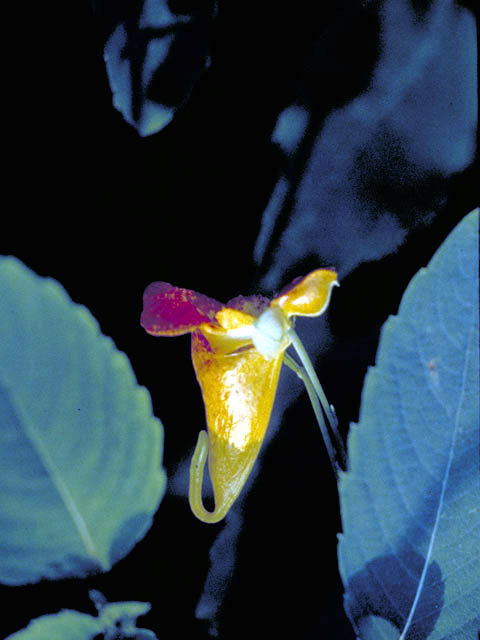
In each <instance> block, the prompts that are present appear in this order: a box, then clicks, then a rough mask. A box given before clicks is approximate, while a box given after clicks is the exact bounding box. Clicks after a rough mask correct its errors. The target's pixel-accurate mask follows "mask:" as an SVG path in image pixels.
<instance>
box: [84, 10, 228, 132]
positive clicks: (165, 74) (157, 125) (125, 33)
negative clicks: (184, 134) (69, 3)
mask: <svg viewBox="0 0 480 640" xmlns="http://www.w3.org/2000/svg"><path fill="white" fill-rule="evenodd" d="M94 4H95V9H96V13H97V16H98V18H99V19H100V20H101V22H102V26H103V29H104V31H105V33H106V34H107V36H108V37H107V41H106V44H105V52H104V58H105V64H106V68H107V75H108V80H109V83H110V88H111V90H112V99H113V106H114V107H115V108H116V109H118V111H120V113H121V114H122V115H123V117H124V118H125V120H126V121H127V122H129V123H130V124H131V125H132V126H134V127H135V129H136V130H137V131H138V133H139V134H140V135H141V136H149V135H152V134H154V133H157V132H158V131H160V130H161V129H163V128H164V127H166V126H167V125H168V124H169V123H170V122H171V120H172V118H173V116H174V114H175V112H176V110H177V109H178V108H180V107H181V106H182V105H183V104H184V103H185V102H186V101H187V100H188V98H189V96H190V93H191V91H192V89H193V87H194V85H195V84H196V82H197V81H198V79H199V78H200V77H201V76H202V74H203V73H204V71H205V70H206V69H207V68H208V67H209V66H210V56H209V48H210V46H209V39H210V34H209V30H210V28H211V24H210V23H211V20H212V19H213V17H214V15H215V13H216V3H215V2H212V1H209V2H206V1H204V2H202V3H198V4H197V6H193V5H192V6H190V7H188V9H189V11H188V12H186V11H182V7H180V10H179V11H178V12H177V11H175V10H174V8H173V5H172V3H171V2H167V0H143V1H142V2H135V3H132V2H127V3H118V2H116V3H113V5H112V4H111V3H106V2H105V0H95V3H94ZM185 8H186V7H183V9H185Z"/></svg>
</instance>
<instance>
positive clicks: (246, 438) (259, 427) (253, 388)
mask: <svg viewBox="0 0 480 640" xmlns="http://www.w3.org/2000/svg"><path fill="white" fill-rule="evenodd" d="M337 284H338V282H337V274H336V273H335V271H334V270H333V269H317V270H316V271H312V272H311V273H309V274H308V275H307V276H305V277H302V278H297V279H295V280H294V281H293V282H292V283H290V284H289V285H288V286H287V287H286V288H285V289H284V290H283V291H282V292H281V293H280V294H279V295H277V296H276V297H275V298H273V300H271V301H270V300H268V299H267V298H264V297H263V296H249V297H243V296H238V297H237V298H234V299H233V300H230V301H229V302H228V303H227V304H226V305H223V304H221V303H220V302H217V301H216V300H213V299H212V298H208V297H207V296H204V295H202V294H199V293H196V292H194V291H190V290H189V289H181V288H179V287H173V286H172V285H171V284H168V283H166V282H154V283H152V284H151V285H150V286H149V287H147V289H146V291H145V294H144V299H143V300H144V308H143V312H142V318H141V324H142V326H143V328H144V329H145V330H146V331H147V332H148V333H150V334H152V335H155V336H175V335H181V334H183V333H188V332H190V333H191V334H192V360H193V366H194V369H195V373H196V376H197V379H198V382H199V384H200V387H201V390H202V395H203V400H204V404H205V411H206V418H207V425H208V434H207V432H206V431H201V432H200V434H199V437H198V442H197V446H196V448H195V453H194V455H193V458H192V463H191V467H190V492H189V499H190V506H191V508H192V511H193V513H194V514H195V515H196V516H197V518H199V519H200V520H203V521H204V522H218V521H219V520H221V519H222V518H223V517H224V516H225V515H226V513H227V512H228V510H229V509H230V507H231V506H232V504H233V502H234V501H235V500H236V498H237V497H238V495H239V494H240V491H241V490H242V487H243V485H244V484H245V482H246V480H247V478H248V475H249V473H250V471H251V469H252V467H253V464H254V462H255V460H256V458H257V455H258V452H259V450H260V447H261V444H262V442H263V439H264V437H265V433H266V430H267V427H268V423H269V420H270V415H271V411H272V406H273V402H274V399H275V394H276V390H277V385H278V377H279V374H280V369H281V365H282V361H283V358H284V354H285V350H286V349H287V347H288V346H289V345H290V344H291V343H292V339H294V336H295V334H294V332H293V328H292V321H291V318H292V316H318V315H320V314H321V313H323V312H324V311H325V309H326V308H327V306H328V302H329V299H330V294H331V290H332V287H333V286H334V285H337ZM207 455H208V469H209V472H210V480H211V482H212V486H213V492H214V497H215V509H214V511H213V512H210V511H207V510H206V509H205V508H204V506H203V503H202V495H201V492H202V479H203V470H204V466H205V461H206V458H207Z"/></svg>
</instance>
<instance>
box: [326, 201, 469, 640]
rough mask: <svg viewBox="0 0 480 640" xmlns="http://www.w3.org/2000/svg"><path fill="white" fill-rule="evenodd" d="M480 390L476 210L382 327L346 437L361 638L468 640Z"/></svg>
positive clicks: (347, 514) (351, 607)
mask: <svg viewBox="0 0 480 640" xmlns="http://www.w3.org/2000/svg"><path fill="white" fill-rule="evenodd" d="M380 294H381V293H380ZM478 390H479V361H478V210H476V211H474V212H472V213H471V214H469V215H468V216H466V217H465V218H464V219H463V220H462V221H461V223H460V224H459V225H458V226H457V227H456V228H455V229H454V230H453V231H452V232H451V234H450V235H449V237H448V238H447V239H446V241H445V242H444V243H443V245H442V246H441V247H440V248H439V249H438V251H437V252H436V254H435V255H434V257H433V258H432V260H431V262H430V264H429V265H428V267H427V268H426V269H421V270H420V271H419V273H417V275H416V276H415V277H414V278H413V280H412V281H411V283H410V284H409V286H408V288H407V290H406V292H405V294H404V296H403V299H402V302H401V305H400V308H399V312H398V315H397V316H395V317H392V318H390V319H389V320H388V321H387V322H386V323H385V325H384V327H383V329H382V333H381V337H380V345H379V349H378V353H377V359H376V365H375V367H374V368H372V369H370V370H369V372H368V374H367V377H366V380H365V385H364V389H363V393H362V404H361V411H360V420H359V423H358V425H352V429H351V432H350V434H349V439H348V451H349V464H350V467H349V470H348V472H347V473H345V474H343V475H342V477H341V479H340V485H339V490H340V501H341V512H342V523H343V534H342V535H341V536H340V542H339V548H338V552H339V563H340V572H341V576H342V580H343V584H344V587H345V609H346V611H347V613H348V615H349V617H350V619H351V621H352V623H353V625H354V628H355V630H356V632H357V634H358V635H359V637H361V638H362V639H363V640H369V639H372V640H390V639H392V640H393V639H395V640H398V638H399V637H400V634H401V632H402V631H403V630H404V629H405V626H406V625H407V633H406V634H405V635H404V636H402V638H406V639H408V640H426V638H429V639H430V640H447V638H448V639H449V640H453V639H454V640H477V634H478V630H479V628H480V560H479V558H480V556H479V553H478V550H479V548H480V483H479V475H478V451H479V422H480V420H479V406H478ZM380 619H383V620H385V621H388V622H389V623H391V624H388V625H387V624H381V623H380V622H379V620H380ZM392 625H393V626H392Z"/></svg>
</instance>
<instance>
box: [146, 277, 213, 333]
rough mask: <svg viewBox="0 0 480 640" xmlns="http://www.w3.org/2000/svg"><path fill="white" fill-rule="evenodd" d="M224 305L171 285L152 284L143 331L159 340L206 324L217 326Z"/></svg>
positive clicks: (147, 289) (149, 289) (147, 290)
mask: <svg viewBox="0 0 480 640" xmlns="http://www.w3.org/2000/svg"><path fill="white" fill-rule="evenodd" d="M222 308H223V305H222V304H221V303H220V302H217V301H216V300H214V299H213V298H209V297H208V296H204V295H202V294H201V293H197V292H196V291H191V290H190V289H181V288H180V287H173V286H172V285H171V284H169V283H168V282H152V284H150V285H149V286H148V287H147V288H146V289H145V293H144V294H143V311H142V316H141V320H140V323H141V325H142V327H143V328H144V329H145V330H146V331H147V332H148V333H151V334H152V335H156V336H179V335H181V334H182V333H189V332H190V331H193V329H195V327H197V326H198V325H200V324H204V323H205V322H209V323H212V324H217V322H216V320H215V314H216V313H217V311H220V309H222Z"/></svg>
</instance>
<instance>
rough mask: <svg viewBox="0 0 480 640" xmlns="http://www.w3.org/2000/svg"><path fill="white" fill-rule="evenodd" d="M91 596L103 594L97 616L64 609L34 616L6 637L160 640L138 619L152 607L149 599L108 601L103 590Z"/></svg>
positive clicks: (25, 639)
mask: <svg viewBox="0 0 480 640" xmlns="http://www.w3.org/2000/svg"><path fill="white" fill-rule="evenodd" d="M90 595H91V598H92V600H94V602H95V601H97V600H99V598H101V606H99V607H98V613H99V615H98V617H93V616H90V615H87V614H86V613H79V612H78V611H72V610H70V609H63V610H62V611H59V612H58V613H54V614H49V615H45V616H41V617H40V618H36V619H35V620H32V621H31V622H30V624H29V625H28V627H26V628H25V629H22V630H21V631H17V632H16V633H13V634H12V635H10V636H8V638H7V640H46V638H48V640H93V639H94V638H97V637H98V636H101V637H102V638H104V639H105V640H121V639H122V638H129V639H132V640H157V637H156V636H155V634H154V633H153V631H150V630H149V629H137V627H136V620H137V618H138V617H139V616H143V615H145V614H146V613H148V611H150V608H151V607H150V604H149V603H148V602H113V603H110V604H109V603H107V602H106V601H105V599H104V598H103V596H102V594H100V593H99V592H96V591H93V590H92V591H91V592H90Z"/></svg>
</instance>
